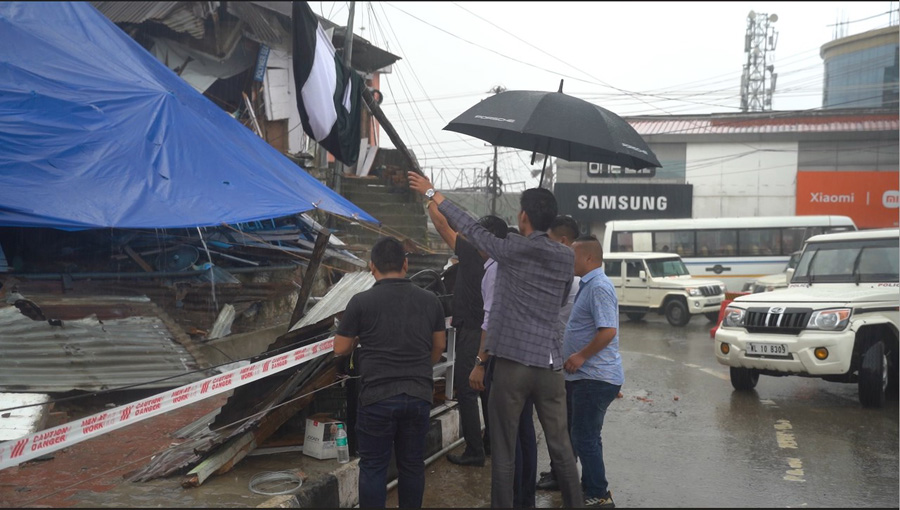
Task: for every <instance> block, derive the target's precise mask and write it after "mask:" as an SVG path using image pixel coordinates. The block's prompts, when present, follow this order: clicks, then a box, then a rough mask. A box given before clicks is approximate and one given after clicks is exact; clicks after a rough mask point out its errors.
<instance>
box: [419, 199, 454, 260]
mask: <svg viewBox="0 0 900 510" xmlns="http://www.w3.org/2000/svg"><path fill="white" fill-rule="evenodd" d="M426 207H427V208H428V216H430V217H431V223H433V224H434V229H435V230H437V232H438V234H440V235H441V239H443V240H444V242H445V243H447V246H449V247H450V249H451V250H456V236H457V234H456V231H455V230H453V229H452V228H450V223H448V222H447V218H445V217H444V215H443V214H441V211H439V210H438V206H437V204H436V203H435V202H434V200H429V201H428V204H427V205H426Z"/></svg>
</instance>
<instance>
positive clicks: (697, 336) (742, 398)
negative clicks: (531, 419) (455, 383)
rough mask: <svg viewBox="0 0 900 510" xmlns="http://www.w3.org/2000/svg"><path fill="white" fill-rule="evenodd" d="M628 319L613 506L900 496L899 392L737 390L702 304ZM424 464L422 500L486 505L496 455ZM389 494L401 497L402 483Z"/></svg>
mask: <svg viewBox="0 0 900 510" xmlns="http://www.w3.org/2000/svg"><path fill="white" fill-rule="evenodd" d="M621 320H622V323H621V327H620V329H621V332H620V336H621V339H620V344H621V352H622V358H623V362H624V367H625V379H626V382H625V385H624V386H623V388H622V393H623V394H624V398H622V399H618V400H616V401H615V402H613V404H612V405H611V406H610V410H609V412H607V415H606V422H605V424H604V427H603V446H604V458H605V461H606V468H607V476H608V479H609V482H610V489H611V490H612V493H613V499H614V500H615V502H616V505H617V506H619V507H757V508H759V507H790V508H795V507H835V508H847V507H855V508H859V507H893V508H897V507H898V506H900V474H898V462H900V461H898V459H900V455H898V452H900V446H898V437H900V436H898V406H897V401H896V400H893V401H889V402H888V404H887V406H886V407H885V408H883V409H877V410H874V409H863V408H862V407H861V406H860V404H859V402H858V400H857V392H856V385H854V384H842V383H830V382H826V381H822V380H819V379H806V378H800V377H780V378H776V377H766V376H761V377H760V380H759V384H758V385H757V387H756V390H755V391H752V392H748V393H737V392H734V391H732V387H731V383H730V382H729V377H728V369H727V367H725V366H722V365H719V364H718V363H717V362H716V360H715V358H714V355H713V352H712V339H711V338H710V337H709V328H710V327H711V324H710V323H708V322H707V321H706V320H705V319H704V318H703V317H702V316H701V317H694V318H693V320H692V321H691V322H690V324H688V326H686V327H684V328H674V327H671V326H669V324H668V323H667V322H666V321H665V319H664V318H662V317H658V316H652V317H650V316H648V318H647V320H646V321H643V322H630V321H628V320H627V319H626V318H625V316H624V315H622V316H621ZM535 421H536V428H537V430H538V434H539V437H538V441H539V444H538V453H539V458H538V468H539V471H545V470H547V469H548V467H549V458H548V456H547V449H546V445H545V444H544V442H543V436H542V434H541V431H540V424H539V423H537V420H535ZM462 449H463V447H462V446H460V447H458V448H457V449H456V450H455V453H461V452H462ZM426 473H427V481H426V494H425V501H424V505H425V506H426V507H440V508H459V507H488V506H490V462H489V461H488V463H487V464H486V465H485V467H483V468H476V467H460V466H456V465H453V464H450V463H449V462H447V460H446V459H445V458H441V459H439V460H437V461H435V462H434V463H433V464H431V465H429V466H428V467H427V471H426ZM561 504H562V499H561V497H560V495H559V493H558V492H545V491H538V498H537V506H538V507H542V508H547V507H558V506H560V505H561ZM388 506H394V507H396V506H397V499H396V490H392V491H391V493H390V494H389V496H388Z"/></svg>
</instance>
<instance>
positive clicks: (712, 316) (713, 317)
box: [703, 312, 719, 323]
mask: <svg viewBox="0 0 900 510" xmlns="http://www.w3.org/2000/svg"><path fill="white" fill-rule="evenodd" d="M703 315H705V316H706V319H707V320H708V321H709V322H712V323H716V322H719V312H709V313H705V314H703Z"/></svg>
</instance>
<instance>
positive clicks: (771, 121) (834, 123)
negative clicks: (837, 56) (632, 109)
mask: <svg viewBox="0 0 900 510" xmlns="http://www.w3.org/2000/svg"><path fill="white" fill-rule="evenodd" d="M626 120H628V123H629V124H631V126H632V127H634V129H635V130H636V131H637V132H638V133H639V134H641V135H669V134H671V135H676V134H679V135H683V134H696V135H701V134H702V135H708V134H760V133H835V132H839V133H845V132H870V131H876V132H877V131H897V130H898V128H900V121H898V118H897V116H896V115H893V116H892V115H815V116H796V115H794V116H785V115H779V114H777V113H775V114H772V115H771V116H768V117H756V116H754V117H714V116H709V117H699V118H698V117H693V118H678V117H661V118H658V119H648V118H633V119H626Z"/></svg>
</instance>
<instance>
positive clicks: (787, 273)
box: [742, 251, 800, 294]
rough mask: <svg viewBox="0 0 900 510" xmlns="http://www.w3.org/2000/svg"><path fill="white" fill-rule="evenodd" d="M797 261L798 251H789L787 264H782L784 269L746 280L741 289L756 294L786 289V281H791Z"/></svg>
mask: <svg viewBox="0 0 900 510" xmlns="http://www.w3.org/2000/svg"><path fill="white" fill-rule="evenodd" d="M799 261H800V251H795V252H794V253H791V258H790V259H788V263H787V265H786V266H784V271H782V272H780V273H775V274H770V275H766V276H761V277H759V278H757V279H756V280H754V281H752V282H747V283H745V284H744V288H743V289H742V291H743V292H750V293H753V294H756V293H757V292H771V291H773V290H778V289H786V288H787V286H788V283H790V281H791V275H793V274H794V269H796V268H797V262H799Z"/></svg>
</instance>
